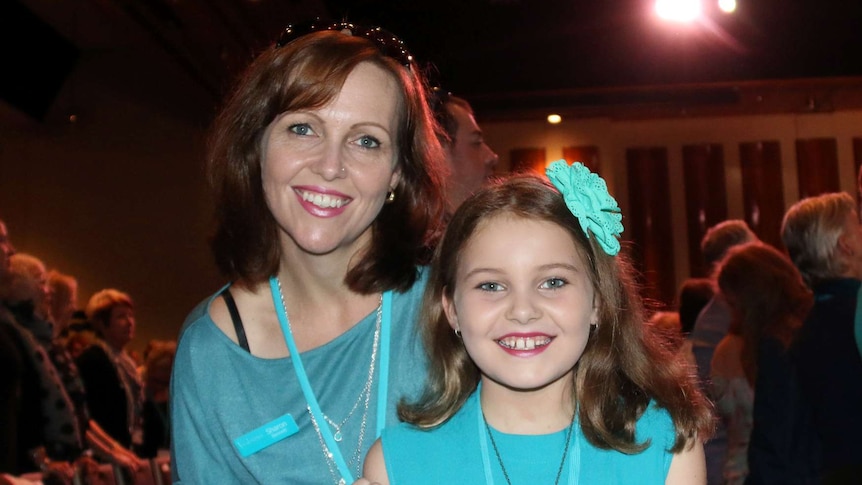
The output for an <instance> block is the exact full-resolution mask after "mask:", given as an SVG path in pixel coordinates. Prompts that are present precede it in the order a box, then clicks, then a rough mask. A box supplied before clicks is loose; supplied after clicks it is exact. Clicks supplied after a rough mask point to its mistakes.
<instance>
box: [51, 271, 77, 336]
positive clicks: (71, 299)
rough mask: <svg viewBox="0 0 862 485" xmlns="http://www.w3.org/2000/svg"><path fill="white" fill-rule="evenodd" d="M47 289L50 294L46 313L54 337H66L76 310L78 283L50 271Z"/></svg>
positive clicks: (66, 276)
mask: <svg viewBox="0 0 862 485" xmlns="http://www.w3.org/2000/svg"><path fill="white" fill-rule="evenodd" d="M48 288H49V291H50V293H51V301H50V304H49V305H48V311H49V314H50V317H51V320H52V321H53V322H54V336H55V337H56V336H61V335H66V333H67V332H68V328H69V325H70V324H71V323H72V321H73V315H74V314H75V311H77V310H78V281H77V280H76V279H75V278H74V277H72V276H70V275H67V274H63V273H61V272H59V271H57V270H53V269H52V270H51V271H49V272H48Z"/></svg>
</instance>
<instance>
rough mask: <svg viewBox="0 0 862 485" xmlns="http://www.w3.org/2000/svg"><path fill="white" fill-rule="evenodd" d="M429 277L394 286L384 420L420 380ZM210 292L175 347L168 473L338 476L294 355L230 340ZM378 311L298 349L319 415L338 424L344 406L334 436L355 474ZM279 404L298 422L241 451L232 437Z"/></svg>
mask: <svg viewBox="0 0 862 485" xmlns="http://www.w3.org/2000/svg"><path fill="white" fill-rule="evenodd" d="M426 282H427V271H422V272H421V276H420V279H419V281H417V283H416V284H415V285H414V286H413V287H412V288H411V289H410V290H409V291H408V292H406V293H403V294H402V293H395V294H394V298H393V305H392V334H391V345H390V357H389V358H390V368H389V380H388V382H389V394H388V395H389V398H388V400H387V403H386V406H387V412H386V416H387V423H388V424H394V423H396V422H397V416H396V411H395V406H396V404H397V403H398V401H399V400H400V399H401V397H404V396H406V397H410V398H414V397H415V396H417V395H418V394H419V392H420V391H421V389H422V385H423V384H424V381H425V375H426V372H427V364H426V361H425V357H424V355H425V354H424V352H423V350H422V342H421V338H420V337H419V333H418V332H417V331H416V323H417V320H418V313H419V308H420V304H421V299H422V292H423V291H424V288H425V284H426ZM217 294H218V293H217ZM217 294H216V295H217ZM216 295H213V296H211V297H210V298H208V299H207V300H205V301H204V302H202V303H201V304H200V305H199V306H198V307H197V308H195V309H194V310H193V311H192V312H191V314H190V315H189V317H188V319H187V320H186V323H185V325H184V327H183V330H182V332H181V334H180V339H179V344H178V347H177V356H176V360H175V363H174V371H173V377H172V379H171V426H172V430H173V434H172V440H171V441H172V450H171V451H172V458H173V463H172V471H173V473H174V482H175V483H186V484H219V483H267V484H269V483H273V484H275V483H284V484H287V483H289V484H325V483H335V482H336V476H337V469H335V467H334V465H332V469H333V470H334V471H335V473H333V472H332V471H331V468H330V465H331V462H329V463H328V462H327V460H326V459H325V457H324V452H323V447H322V445H321V441H320V438H319V437H318V434H317V432H316V431H315V429H314V427H313V425H312V422H311V419H310V417H309V413H308V410H307V409H306V402H305V399H304V398H303V395H302V390H301V389H300V386H299V384H298V382H297V379H296V375H295V373H294V368H293V365H292V362H291V359H290V358H289V357H286V358H281V359H262V358H259V357H255V356H253V355H251V354H249V353H248V352H246V351H245V350H243V349H242V348H241V347H239V346H238V345H237V344H235V343H234V342H233V341H231V340H230V339H229V338H228V337H227V336H226V335H225V334H224V333H222V332H221V330H219V329H218V328H217V327H216V326H215V323H214V322H213V321H212V319H211V318H210V317H209V312H208V309H209V306H210V304H211V302H212V301H213V299H214V298H215V297H216ZM289 312H290V309H289V308H288V313H289ZM376 316H377V312H376V310H375V311H374V312H372V313H371V314H369V315H368V316H366V317H365V318H363V319H362V320H361V321H360V322H359V323H357V324H356V325H355V326H354V327H353V328H351V329H350V330H348V331H347V332H345V333H344V334H343V335H341V336H339V337H337V338H336V339H334V340H333V341H331V342H329V343H327V344H325V345H322V346H320V347H317V348H315V349H312V350H309V351H307V352H303V353H302V354H301V358H302V363H303V365H304V367H305V370H306V371H307V374H308V379H309V382H310V384H311V387H312V389H313V390H314V393H315V395H316V397H317V400H318V402H319V403H320V407H321V409H322V411H323V412H324V413H325V414H326V416H327V417H329V418H330V419H331V420H332V421H334V422H335V423H336V424H340V423H341V422H342V421H343V420H344V419H345V418H347V417H348V415H350V418H349V419H348V420H347V422H346V423H345V424H344V425H342V426H341V429H342V435H343V440H342V441H341V442H340V443H339V446H340V447H341V451H342V454H343V456H344V459H345V460H346V461H347V462H348V465H349V466H350V468H351V469H352V470H353V473H354V474H356V475H361V474H357V473H356V470H357V469H361V466H362V463H361V462H362V460H363V459H364V457H365V453H366V452H367V450H368V448H369V447H370V446H371V444H372V443H373V442H374V439H375V436H374V434H375V427H376V416H377V399H376V396H377V388H378V381H379V379H378V377H379V375H380V372H379V371H380V369H379V367H378V368H377V369H375V374H374V383H373V386H372V389H371V399H370V402H369V406H368V412H367V419H366V423H365V432H364V439H363V443H362V446H361V447H360V448H359V449H357V447H356V445H357V442H358V441H359V435H360V428H361V426H362V415H363V414H364V409H365V408H364V401H362V402H360V403H359V405H358V407H357V408H356V409H355V411H354V412H353V414H352V415H351V414H350V412H351V409H352V408H353V406H354V404H356V403H357V398H358V397H359V396H360V394H361V393H362V392H363V388H364V386H365V383H366V381H367V378H368V368H369V366H370V363H371V362H370V359H371V351H372V344H373V338H374V327H375V323H376ZM377 359H378V362H379V359H380V353H379V352H378V356H377ZM285 414H290V415H291V417H292V418H293V420H295V422H296V425H297V426H298V428H299V431H298V432H297V433H296V434H293V435H291V436H288V437H287V438H284V439H282V440H281V441H277V442H275V443H274V444H271V445H270V446H267V447H265V448H263V449H262V450H260V451H257V452H254V453H252V454H250V455H249V456H246V457H243V454H242V453H241V452H240V450H239V449H238V448H237V446H235V444H234V441H235V440H236V439H237V438H240V437H244V436H247V435H248V434H249V433H250V432H251V431H253V430H255V429H258V428H261V427H262V426H263V425H265V424H267V423H271V422H272V421H273V420H275V419H276V418H279V417H281V416H283V415H285ZM319 424H323V425H325V426H328V425H327V424H325V423H319ZM357 457H358V458H357Z"/></svg>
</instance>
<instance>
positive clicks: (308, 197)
mask: <svg viewBox="0 0 862 485" xmlns="http://www.w3.org/2000/svg"><path fill="white" fill-rule="evenodd" d="M302 200H304V201H306V202H311V203H312V204H314V205H316V206H317V207H321V208H323V209H329V208H332V207H335V208H339V207H341V206H342V205H344V199H337V198H335V197H330V196H328V195H322V194H312V193H310V192H303V193H302Z"/></svg>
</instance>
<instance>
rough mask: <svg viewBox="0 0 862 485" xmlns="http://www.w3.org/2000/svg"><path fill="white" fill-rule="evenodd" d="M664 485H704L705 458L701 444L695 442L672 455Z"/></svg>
mask: <svg viewBox="0 0 862 485" xmlns="http://www.w3.org/2000/svg"><path fill="white" fill-rule="evenodd" d="M664 483H665V485H706V457H705V456H704V454H703V443H701V442H700V441H697V442H695V443H694V444H693V445H692V446H688V447H686V448H685V449H683V450H682V451H680V452H679V453H676V454H674V455H673V459H671V462H670V470H668V472H667V479H666V480H665V482H664Z"/></svg>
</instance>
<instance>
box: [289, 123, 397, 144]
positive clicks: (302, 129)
mask: <svg viewBox="0 0 862 485" xmlns="http://www.w3.org/2000/svg"><path fill="white" fill-rule="evenodd" d="M288 130H290V132H291V133H293V134H295V135H299V136H310V135H314V130H312V129H311V125H309V124H308V123H296V124H293V125H290V126H289V127H288ZM353 143H355V144H356V145H359V146H360V147H362V148H379V147H380V140H378V139H377V138H375V137H373V136H371V135H362V136H360V137H359V138H357V139H356V140H355V141H354V142H353Z"/></svg>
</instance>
